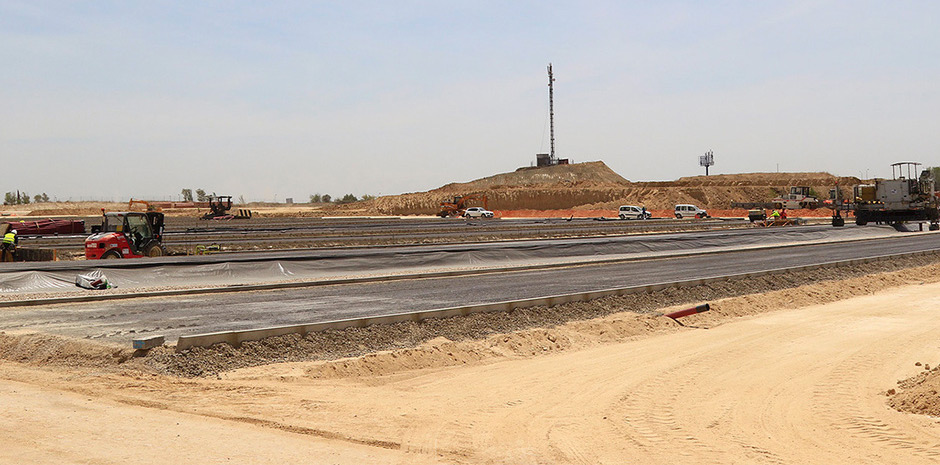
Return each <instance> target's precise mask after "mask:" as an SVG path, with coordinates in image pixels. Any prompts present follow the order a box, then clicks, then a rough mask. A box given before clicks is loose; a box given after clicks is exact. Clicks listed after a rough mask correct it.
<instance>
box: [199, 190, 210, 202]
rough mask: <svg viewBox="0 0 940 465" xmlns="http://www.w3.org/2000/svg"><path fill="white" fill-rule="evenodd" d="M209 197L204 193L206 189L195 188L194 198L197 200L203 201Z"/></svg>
mask: <svg viewBox="0 0 940 465" xmlns="http://www.w3.org/2000/svg"><path fill="white" fill-rule="evenodd" d="M208 199H209V196H208V195H206V191H204V190H202V189H196V200H197V201H199V202H205V201H206V200H208Z"/></svg>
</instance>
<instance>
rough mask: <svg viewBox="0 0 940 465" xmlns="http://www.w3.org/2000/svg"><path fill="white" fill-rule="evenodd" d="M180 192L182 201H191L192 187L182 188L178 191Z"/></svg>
mask: <svg viewBox="0 0 940 465" xmlns="http://www.w3.org/2000/svg"><path fill="white" fill-rule="evenodd" d="M180 194H182V195H183V200H184V201H186V202H192V201H193V190H192V189H183V191H182V192H180Z"/></svg>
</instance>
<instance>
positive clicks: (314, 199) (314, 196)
mask: <svg viewBox="0 0 940 465" xmlns="http://www.w3.org/2000/svg"><path fill="white" fill-rule="evenodd" d="M321 197H322V196H321V195H320V194H311V195H310V203H320V199H321Z"/></svg>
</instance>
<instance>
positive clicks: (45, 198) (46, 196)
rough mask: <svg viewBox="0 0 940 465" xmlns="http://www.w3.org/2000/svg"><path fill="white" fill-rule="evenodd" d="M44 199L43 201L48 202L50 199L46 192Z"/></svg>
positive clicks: (43, 194) (43, 195)
mask: <svg viewBox="0 0 940 465" xmlns="http://www.w3.org/2000/svg"><path fill="white" fill-rule="evenodd" d="M42 201H43V202H48V201H49V196H48V195H46V193H45V192H43V193H42Z"/></svg>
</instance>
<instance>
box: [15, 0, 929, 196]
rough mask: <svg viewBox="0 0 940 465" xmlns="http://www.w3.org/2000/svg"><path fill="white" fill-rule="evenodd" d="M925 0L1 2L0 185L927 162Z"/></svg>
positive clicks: (398, 185)
mask: <svg viewBox="0 0 940 465" xmlns="http://www.w3.org/2000/svg"><path fill="white" fill-rule="evenodd" d="M938 18H940V2H931V1H926V0H923V1H905V0H900V1H893V2H883V1H867V0H859V1H793V2H785V1H721V0H716V1H708V2H701V1H691V0H690V1H671V0H662V1H655V2H650V1H610V2H606V1H595V2H582V1H578V2H561V1H545V0H543V1H522V0H520V1H508V2H507V1H486V0H474V1H406V0H401V1H393V2H388V1H355V0H349V1H331V2H326V1H322V2H321V1H271V2H255V1H251V2H249V1H237V0H231V1H201V2H191V1H186V2H182V1H159V0H155V1H147V2H144V1H107V0H100V1H94V2H76V1H43V0H28V1H18V0H0V63H2V66H0V161H2V162H3V166H4V169H3V171H4V172H5V173H7V176H4V179H3V180H2V181H0V192H6V191H15V190H17V189H18V190H21V191H26V192H28V193H30V194H36V193H42V192H45V193H47V194H48V195H49V196H50V197H52V198H54V199H58V200H67V199H71V200H87V199H96V200H114V201H124V200H127V199H128V198H130V197H133V198H144V199H154V200H156V199H177V198H179V196H180V191H181V190H182V189H184V188H190V189H194V190H195V189H200V188H201V189H204V190H205V191H207V192H215V193H217V194H219V195H232V196H235V198H236V199H237V198H238V197H239V196H243V197H244V198H245V199H247V200H263V201H279V202H280V201H284V199H286V198H293V199H294V201H295V202H303V201H307V199H308V198H309V196H310V195H311V194H330V195H332V196H333V197H341V196H343V195H345V194H348V193H351V194H353V195H356V196H362V195H363V194H368V195H389V194H400V193H405V192H418V191H424V190H428V189H433V188H436V187H439V186H442V185H444V184H447V183H450V182H465V181H470V180H473V179H477V178H481V177H485V176H490V175H493V174H497V173H504V172H509V171H513V170H515V169H516V168H519V167H523V166H530V165H532V164H534V162H535V154H536V153H542V152H548V150H549V124H548V122H549V120H548V85H547V84H548V77H547V74H546V66H547V65H548V64H549V63H552V64H553V71H554V75H555V86H554V97H555V98H554V101H555V105H554V109H555V142H556V143H555V147H556V155H557V156H558V157H560V158H569V159H570V160H571V161H572V162H584V161H596V160H601V161H603V162H605V163H606V164H607V165H608V166H610V167H611V168H612V169H613V170H614V171H616V172H618V173H619V174H620V175H622V176H624V177H625V178H627V179H629V180H632V181H641V180H672V179H677V178H679V177H682V176H694V175H700V174H704V169H703V168H702V167H700V166H699V165H698V157H699V156H700V155H702V154H704V153H705V152H706V151H708V150H711V151H713V152H714V158H715V165H714V166H713V167H711V169H710V171H709V172H710V173H711V174H723V173H745V172H772V171H781V172H785V171H786V172H797V171H799V172H805V171H828V172H830V173H833V174H837V175H845V176H861V177H875V176H881V177H890V175H891V169H890V166H889V165H890V164H891V163H894V162H897V161H916V162H921V163H924V164H925V165H927V166H937V165H940V161H938V154H940V139H938V137H937V136H938V131H937V128H938V127H940V117H938V111H940V87H938V83H940V28H938V27H937V20H938Z"/></svg>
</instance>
